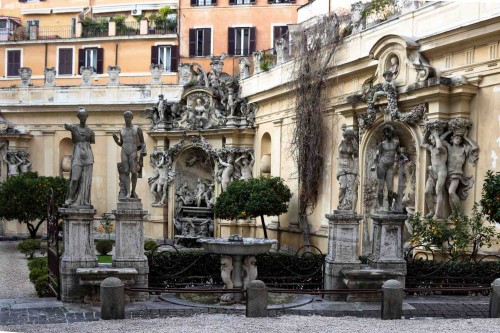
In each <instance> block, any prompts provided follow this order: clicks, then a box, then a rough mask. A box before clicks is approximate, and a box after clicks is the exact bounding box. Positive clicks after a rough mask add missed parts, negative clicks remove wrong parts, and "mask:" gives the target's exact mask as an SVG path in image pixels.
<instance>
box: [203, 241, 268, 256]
mask: <svg viewBox="0 0 500 333" xmlns="http://www.w3.org/2000/svg"><path fill="white" fill-rule="evenodd" d="M198 243H201V244H202V246H203V248H204V249H205V251H207V252H208V253H216V254H223V255H233V256H250V255H258V254H262V253H266V252H268V251H269V250H270V249H271V247H272V246H273V244H276V243H278V241H277V240H276V239H265V238H243V242H231V241H228V240H227V239H224V238H202V239H199V240H198Z"/></svg>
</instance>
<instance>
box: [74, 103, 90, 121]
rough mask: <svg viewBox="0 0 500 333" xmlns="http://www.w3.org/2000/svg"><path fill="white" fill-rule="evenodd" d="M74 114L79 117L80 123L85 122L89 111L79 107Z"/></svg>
mask: <svg viewBox="0 0 500 333" xmlns="http://www.w3.org/2000/svg"><path fill="white" fill-rule="evenodd" d="M76 116H77V117H78V119H80V123H81V124H85V121H86V120H87V117H88V116H89V113H88V112H87V110H86V109H85V108H84V107H79V108H78V111H77V113H76Z"/></svg>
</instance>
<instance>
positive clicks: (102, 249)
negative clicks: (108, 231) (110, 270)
mask: <svg viewBox="0 0 500 333" xmlns="http://www.w3.org/2000/svg"><path fill="white" fill-rule="evenodd" d="M95 249H96V250H97V252H99V254H100V255H101V256H105V255H107V254H108V253H109V252H111V250H113V242H112V241H110V240H109V239H103V240H100V241H98V242H97V243H96V245H95Z"/></svg>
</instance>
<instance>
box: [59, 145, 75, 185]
mask: <svg viewBox="0 0 500 333" xmlns="http://www.w3.org/2000/svg"><path fill="white" fill-rule="evenodd" d="M72 154H73V142H72V141H71V139H70V138H64V139H62V140H61V141H59V158H58V161H59V164H58V165H59V175H60V176H65V177H67V176H69V171H70V169H71V156H72Z"/></svg>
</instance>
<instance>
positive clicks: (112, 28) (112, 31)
mask: <svg viewBox="0 0 500 333" xmlns="http://www.w3.org/2000/svg"><path fill="white" fill-rule="evenodd" d="M108 36H116V22H115V21H109V22H108Z"/></svg>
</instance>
